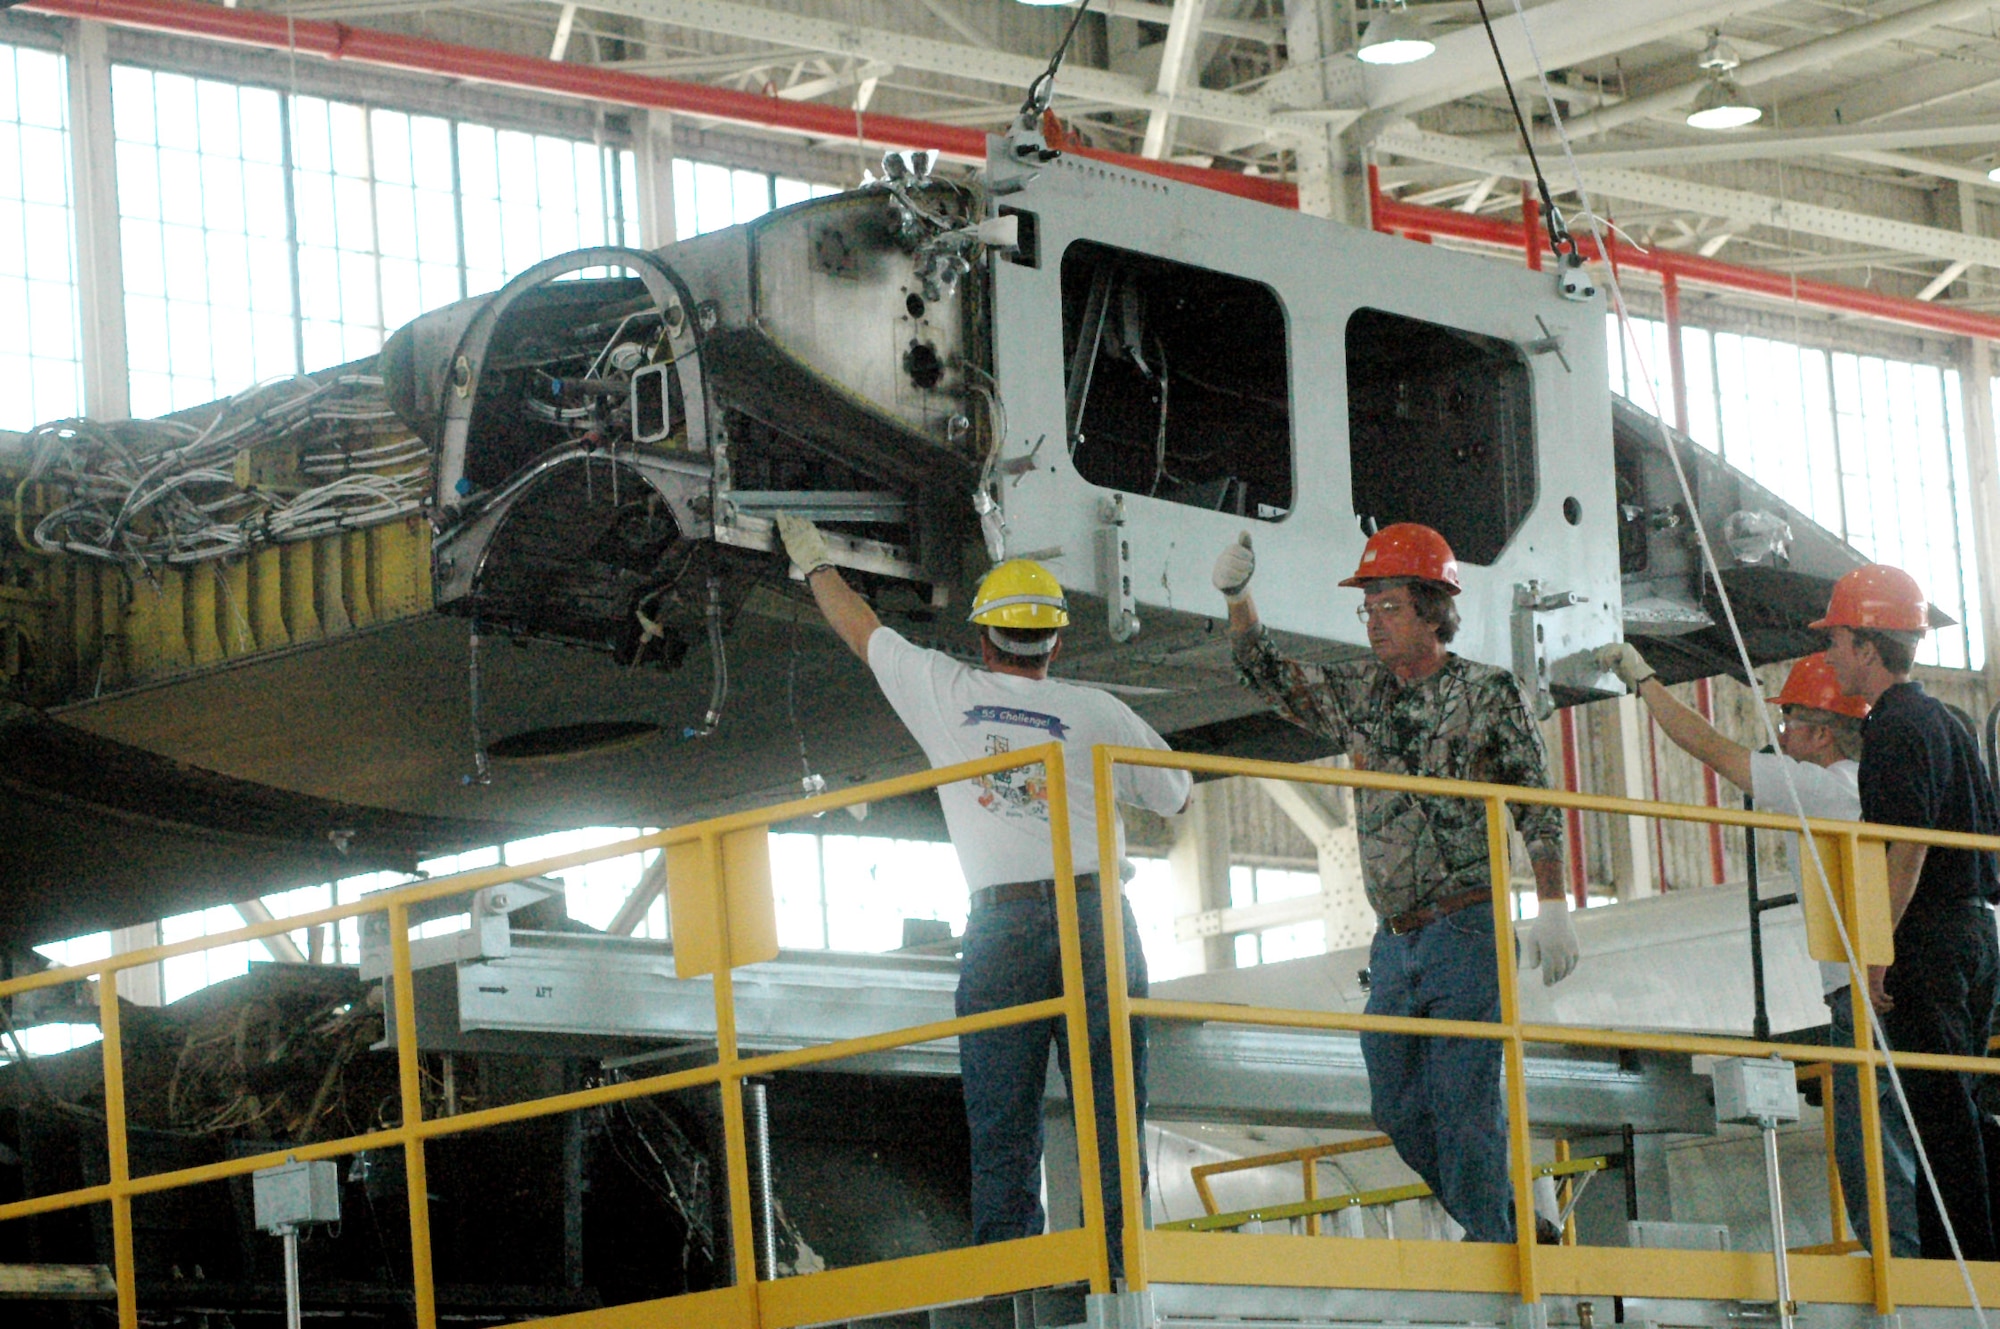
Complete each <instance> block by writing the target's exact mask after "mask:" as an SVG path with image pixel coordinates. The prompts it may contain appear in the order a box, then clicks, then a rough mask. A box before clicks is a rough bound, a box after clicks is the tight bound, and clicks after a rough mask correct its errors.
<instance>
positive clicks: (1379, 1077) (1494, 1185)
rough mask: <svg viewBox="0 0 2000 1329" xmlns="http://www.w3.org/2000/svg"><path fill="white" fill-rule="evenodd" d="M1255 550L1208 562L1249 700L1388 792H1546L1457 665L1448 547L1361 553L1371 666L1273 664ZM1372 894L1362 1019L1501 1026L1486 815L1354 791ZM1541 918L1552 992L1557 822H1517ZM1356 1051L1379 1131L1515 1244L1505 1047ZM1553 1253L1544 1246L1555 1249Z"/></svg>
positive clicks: (1510, 711) (1389, 539)
mask: <svg viewBox="0 0 2000 1329" xmlns="http://www.w3.org/2000/svg"><path fill="white" fill-rule="evenodd" d="M1255 569H1256V556H1255V554H1254V553H1253V552H1252V550H1251V545H1250V537H1249V535H1248V534H1245V535H1244V536H1242V537H1241V539H1240V540H1239V541H1238V543H1236V544H1233V545H1231V546H1230V547H1229V548H1228V549H1226V550H1224V551H1223V553H1222V556H1221V557H1220V558H1218V559H1217V560H1216V565H1215V586H1216V589H1217V590H1220V591H1221V592H1222V593H1223V596H1224V598H1225V599H1226V600H1227V601H1228V603H1229V630H1230V636H1231V639H1232V641H1233V643H1234V646H1235V654H1236V663H1237V666H1238V667H1239V668H1240V669H1241V670H1242V674H1243V681H1244V683H1245V684H1246V685H1247V686H1249V687H1250V688H1252V689H1253V690H1254V691H1256V692H1257V693H1258V694H1259V695H1261V696H1263V697H1264V698H1266V699H1267V700H1269V701H1270V702H1271V704H1272V705H1273V706H1274V707H1275V708H1276V709H1277V711H1278V713H1279V714H1280V715H1282V716H1284V717H1285V718H1286V719H1287V720H1290V721H1291V722H1292V723H1293V724H1296V725H1298V726H1300V727H1301V728H1304V729H1306V730H1309V731H1310V732H1312V733H1314V734H1317V735H1319V736H1320V737H1321V738H1323V739H1326V740H1327V741H1328V742H1329V744H1330V745H1331V746H1332V748H1333V750H1334V751H1337V752H1345V753H1347V754H1349V755H1350V756H1351V757H1352V758H1353V760H1354V764H1355V766H1356V767H1357V768H1360V769H1363V770H1371V771H1381V772H1384V773H1388V774H1396V775H1422V776H1431V777H1436V778H1442V779H1454V780H1479V781H1485V782H1489V783H1494V784H1515V785H1526V786H1530V787H1542V786H1545V785H1546V784H1547V783H1548V781H1547V775H1546V759H1545V757H1544V754H1543V749H1542V740H1541V733H1540V731H1539V730H1538V729H1537V728H1536V727H1535V722H1534V720H1533V718H1532V717H1531V716H1530V715H1529V714H1528V709H1527V706H1526V704H1525V703H1524V702H1523V701H1522V698H1521V692H1520V689H1519V687H1518V686H1516V684H1515V682H1514V679H1513V676H1512V675H1510V674H1508V673H1507V672H1505V671H1504V670H1500V669H1495V668H1492V667H1491V666H1488V665H1481V664H1475V663H1473V662H1472V661H1470V660H1464V659H1461V658H1459V657H1458V656H1456V655H1453V654H1452V653H1451V652H1450V651H1449V650H1448V649H1447V646H1448V644H1449V643H1450V641H1451V639H1452V637H1453V636H1454V635H1455V633H1456V632H1457V629H1458V613H1457V611H1456V609H1455V608H1453V606H1452V601H1451V598H1452V596H1454V595H1457V594H1458V590H1459V584H1458V563H1457V561H1456V560H1455V559H1454V558H1453V557H1452V553H1451V548H1450V546H1449V545H1447V544H1446V543H1445V540H1444V537H1443V536H1441V535H1439V534H1438V533H1437V532H1436V531H1433V530H1431V529H1430V528H1429V527H1427V526H1418V525H1416V524H1414V523H1402V524H1398V525H1395V526H1388V527H1385V528H1383V529H1382V530H1381V531H1380V532H1378V533H1377V534H1375V535H1374V536H1372V537H1371V538H1370V539H1369V541H1368V546H1367V548H1366V549H1365V550H1364V551H1363V553H1362V556H1361V566H1360V568H1359V569H1357V570H1356V572H1355V574H1354V575H1353V576H1352V577H1349V578H1348V579H1347V580H1345V581H1343V582H1342V583H1341V585H1343V586H1353V587H1358V588H1359V589H1360V590H1361V592H1362V604H1361V608H1360V611H1359V612H1360V614H1361V616H1362V618H1363V620H1364V621H1365V622H1366V623H1367V625H1368V641H1369V645H1370V647H1371V648H1372V650H1373V651H1374V659H1372V660H1365V661H1358V662H1356V663H1353V664H1345V665H1330V666H1320V665H1310V664H1303V663H1300V662H1299V661H1296V660H1289V659H1286V658H1285V657H1284V656H1282V655H1280V654H1279V653H1278V652H1277V651H1276V650H1275V649H1273V648H1272V646H1271V643H1270V640H1269V638H1268V636H1267V635H1266V633H1265V630H1264V626H1263V624H1262V623H1261V622H1259V621H1258V618H1257V610H1256V606H1255V605H1254V604H1253V603H1252V602H1251V599H1250V594H1249V583H1250V576H1251V573H1252V572H1253V571H1255ZM1355 804H1356V821H1357V829H1358V831H1359V834H1360V841H1361V870H1362V880H1363V883H1364V884H1365V886H1366V887H1367V891H1368V901H1369V903H1370V904H1371V905H1373V906H1374V908H1375V912H1376V915H1377V927H1376V933H1375V940H1374V943H1373V944H1372V946H1371V947H1370V950H1369V974H1370V979H1371V981H1370V986H1369V992H1368V1013H1369V1014H1370V1015H1396V1016H1423V1017H1429V1018H1435V1019H1445V1020H1498V1019H1499V1018H1500V987H1499V965H1498V957H1497V953H1496V951H1495V949H1494V937H1493V922H1494V913H1493V895H1492V881H1493V876H1492V869H1491V867H1490V866H1489V865H1488V862H1487V856H1486V855H1487V843H1486V808H1485V804H1484V803H1483V802H1482V801H1480V800H1476V799H1464V798H1444V797H1434V796H1421V795H1416V794H1406V793H1401V792H1396V791H1391V790H1375V789H1359V790H1356V791H1355ZM1513 811H1514V820H1515V824H1516V825H1517V826H1519V827H1520V830H1521V834H1522V837H1523V838H1524V839H1525V840H1526V841H1527V843H1528V855H1529V859H1530V861H1531V862H1532V864H1533V866H1534V872H1535V887H1536V890H1535V894H1536V897H1537V899H1538V901H1539V906H1540V907H1539V910H1538V912H1537V914H1536V917H1535V923H1534V928H1533V931H1532V932H1531V933H1530V936H1529V940H1528V946H1527V953H1526V955H1525V956H1524V957H1523V962H1524V963H1525V964H1526V965H1528V966H1529V967H1534V968H1539V969H1541V971H1542V979H1543V981H1544V982H1547V983H1556V982H1560V981H1561V980H1562V979H1563V978H1565V977H1566V976H1567V975H1568V974H1569V971H1570V970H1571V969H1572V968H1573V967H1574V966H1575V964H1576V958H1577V942H1576V932H1575V930H1574V928H1572V927H1571V925H1570V918H1569V905H1568V902H1567V900H1566V899H1565V898H1564V895H1563V889H1562V872H1561V865H1562V823H1561V817H1560V814H1558V813H1557V811H1556V810H1555V809H1554V808H1550V807H1534V806H1519V805H1517V806H1515V808H1514V809H1513ZM1361 1051H1362V1055H1363V1057H1364V1058H1365V1059H1366V1061H1367V1063H1368V1082H1369V1089H1370V1093H1371V1097H1372V1100H1373V1102H1372V1111H1373V1114H1374V1117H1375V1124H1376V1125H1377V1126H1378V1127H1380V1128H1381V1129H1382V1130H1383V1131H1384V1132H1385V1133H1386V1134H1387V1135H1388V1136H1389V1138H1390V1140H1391V1142H1393V1143H1394V1144H1395V1146H1396V1152H1397V1153H1399V1154H1401V1155H1402V1157H1403V1161H1404V1162H1406V1163H1408V1164H1409V1165H1410V1166H1411V1167H1412V1168H1413V1169H1415V1171H1416V1172H1417V1174H1418V1175H1419V1176H1420V1177H1422V1178H1423V1179H1424V1181H1425V1183H1426V1184H1428V1185H1429V1186H1430V1188H1431V1192H1432V1193H1433V1194H1434V1195H1436V1196H1437V1198H1438V1200H1439V1202H1440V1203H1442V1204H1443V1205H1444V1207H1445V1211H1446V1212H1447V1213H1449V1214H1450V1215H1451V1216H1452V1218H1453V1219H1455V1220H1456V1221H1457V1222H1458V1224H1459V1226H1461V1227H1463V1228H1464V1229H1465V1233H1466V1236H1467V1237H1468V1238H1469V1239H1470V1240H1473V1241H1501V1242H1505V1241H1512V1240H1513V1239H1514V1209H1513V1203H1512V1195H1511V1189H1510V1186H1509V1182H1508V1171H1507V1111H1506V1103H1505V1099H1504V1097H1503V1095H1502V1092H1501V1079H1500V1062H1501V1048H1500V1044H1499V1043H1498V1042H1497V1041H1495V1040H1492V1039H1463V1038H1429V1037H1421V1036H1417V1035H1410V1034H1383V1033H1375V1032H1372V1031H1371V1032H1367V1033H1364V1034H1362V1036H1361ZM1545 1235H1548V1234H1545Z"/></svg>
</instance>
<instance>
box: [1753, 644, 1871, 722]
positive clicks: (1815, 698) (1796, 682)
mask: <svg viewBox="0 0 2000 1329" xmlns="http://www.w3.org/2000/svg"><path fill="white" fill-rule="evenodd" d="M1771 700H1772V701H1773V702H1775V703H1776V704H1778V705H1780V706H1804V707H1807V708H1808V709H1810V710H1815V711H1832V712H1833V713H1834V714H1835V715H1846V716H1852V717H1853V718H1854V719H1856V720H1865V719H1867V718H1868V702H1867V701H1866V700H1865V699H1864V698H1861V697H1850V696H1848V695H1847V694H1846V693H1844V692H1842V691H1841V690H1840V681H1839V680H1838V679H1836V678H1835V677H1834V676H1833V666H1832V665H1830V664H1828V663H1827V662H1826V655H1825V653H1824V652H1822V653H1820V654H1819V655H1808V656H1807V657H1806V658H1805V659H1803V660H1801V661H1799V662H1798V663H1797V664H1795V665H1793V666H1792V672H1791V673H1789V674H1787V675H1785V686H1784V687H1783V688H1782V689H1781V690H1780V691H1779V693H1778V695H1777V696H1775V697H1773V698H1772V699H1771Z"/></svg>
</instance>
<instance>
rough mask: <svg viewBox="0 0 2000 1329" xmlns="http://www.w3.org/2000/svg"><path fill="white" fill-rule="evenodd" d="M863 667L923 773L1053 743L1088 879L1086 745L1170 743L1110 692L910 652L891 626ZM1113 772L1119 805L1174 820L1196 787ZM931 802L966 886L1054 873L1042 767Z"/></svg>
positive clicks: (1077, 859)
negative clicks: (919, 758)
mask: <svg viewBox="0 0 2000 1329" xmlns="http://www.w3.org/2000/svg"><path fill="white" fill-rule="evenodd" d="M868 667H869V668H870V669H872V670H874V671H875V681H876V682H877V683H879V684H880V685H881V687H882V694H883V695H884V696H886V697H887V698H888V699H889V704H890V705H891V706H893V707H895V709H896V715H897V717H898V718H899V719H901V720H902V722H903V724H904V726H905V727H906V728H908V729H909V731H910V734H911V735H912V736H913V737H914V738H915V739H916V740H917V743H918V745H919V746H921V747H922V748H923V750H924V756H925V757H927V758H929V759H930V763H931V765H932V767H939V766H955V765H957V764H958V763H959V762H962V761H976V760H978V759H979V758H981V757H989V756H992V755H993V754H995V753H999V752H1008V751H1012V750H1013V749H1016V748H1030V747H1035V746H1037V745H1039V744H1043V743H1047V742H1049V741H1051V740H1052V739H1053V740H1058V741H1060V742H1061V743H1062V745H1063V764H1064V768H1065V771H1066V773H1067V775H1068V785H1069V809H1070V857H1071V862H1072V865H1073V867H1074V870H1075V871H1077V872H1079V873H1081V872H1095V871H1097V811H1096V793H1095V790H1094V788H1093V785H1092V772H1091V761H1090V750H1091V748H1093V747H1095V746H1097V745H1099V744H1115V745H1117V746H1119V747H1129V748H1158V749H1161V750H1165V748H1166V746H1167V744H1166V741H1165V740H1164V739H1162V738H1161V737H1160V736H1159V735H1158V734H1156V733H1154V732H1153V729H1152V726H1151V725H1148V724H1147V723H1146V722H1145V721H1144V720H1141V719H1140V718H1139V717H1138V716H1137V715H1135V714H1133V712H1132V708H1131V707H1129V706H1127V705H1126V704H1125V703H1124V702H1122V701H1119V700H1118V699H1117V698H1116V697H1113V696H1111V695H1110V694H1109V693H1105V692H1099V691H1097V690H1095V689H1093V688H1085V687H1078V686H1077V685H1076V684H1074V683H1065V682H1062V681H1061V680H1059V679H1035V678H1022V677H1019V676H1018V675H1014V674H997V673H994V672H992V671H990V670H986V669H975V668H973V667H971V666H970V665H967V664H963V663H961V662H960V661H957V660H954V659H952V658H951V657H950V656H948V655H946V654H944V653H943V652H941V651H930V650H925V649H924V648H922V647H920V646H913V645H911V644H910V643H909V642H908V641H906V640H904V639H903V637H902V636H901V635H899V634H898V633H896V632H895V631H893V630H891V629H889V628H877V629H876V630H875V631H874V633H873V634H872V635H871V636H870V637H869V638H868ZM1117 770H1118V773H1117V783H1116V796H1117V799H1118V801H1119V802H1121V803H1134V804H1137V805H1138V806H1140V807H1143V808H1149V809H1151V810H1152V811H1154V812H1158V813H1161V814H1171V813H1175V812H1179V811H1180V810H1181V808H1182V806H1183V805H1184V804H1186V802H1187V797H1188V790H1189V789H1190V788H1191V787H1192V786H1193V780H1192V778H1191V777H1190V776H1189V775H1188V773H1187V772H1186V771H1170V770H1160V769H1157V768H1153V767H1135V766H1120V767H1118V768H1117ZM938 798H939V800H940V801H941V802H942V803H943V804H944V820H945V825H946V826H947V827H949V828H950V830H951V843H952V845H953V847H954V848H956V849H957V850H958V862H959V866H960V867H962V868H963V869H964V870H965V884H966V885H967V886H969V887H971V888H972V889H974V890H978V889H979V888H980V887H982V886H995V885H999V884H1000V883H1002V882H1010V881H1040V880H1043V879H1046V878H1049V877H1053V876H1054V875H1055V857H1054V854H1053V853H1052V852H1051V850H1050V846H1049V802H1048V785H1047V777H1046V776H1044V775H1043V774H1042V772H1041V769H1040V768H1039V767H1032V766H1028V767H1022V768H1020V769H1017V770H1011V771H1001V772H999V773H998V774H996V775H988V776H982V777H980V778H979V779H977V780H960V781H957V782H956V783H954V784H948V785H945V786H944V787H942V788H941V789H939V790H938ZM1118 848H1119V851H1120V852H1121V853H1122V852H1123V851H1124V848H1125V826H1124V823H1123V822H1122V821H1121V822H1119V824H1118Z"/></svg>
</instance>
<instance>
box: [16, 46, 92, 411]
mask: <svg viewBox="0 0 2000 1329" xmlns="http://www.w3.org/2000/svg"><path fill="white" fill-rule="evenodd" d="M68 115H69V91H68V86H67V74H66V73H65V69H64V62H63V58H62V57H61V56H60V55H56V54H54V53H52V52H49V51H37V50H33V49H31V48H29V47H23V46H0V309H5V310H8V311H10V312H9V316H8V317H7V318H5V319H0V429H26V428H28V427H29V426H31V425H33V424H35V423H36V422H38V421H41V420H48V419H55V418H60V417H62V416H69V415H76V414H79V413H80V411H81V408H82V404H83V370H82V359H83V353H82V339H81V337H80V335H79V331H78V321H79V320H78V316H77V289H76V250H75V243H74V241H73V239H72V236H73V235H74V231H75V228H74V227H73V226H72V224H71V211H70V200H71V195H70V140H69V120H68Z"/></svg>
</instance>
